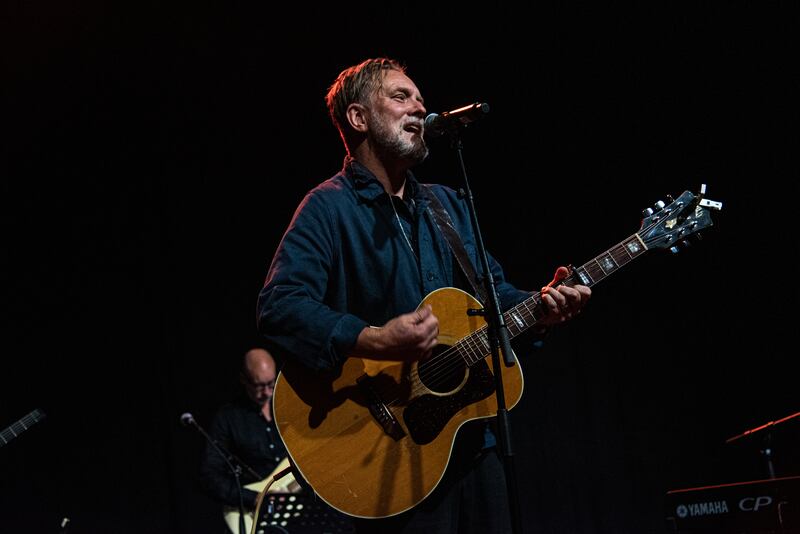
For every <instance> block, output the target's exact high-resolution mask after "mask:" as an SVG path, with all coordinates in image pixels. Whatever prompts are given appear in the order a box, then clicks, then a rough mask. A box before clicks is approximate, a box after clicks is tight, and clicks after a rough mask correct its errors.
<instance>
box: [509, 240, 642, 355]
mask: <svg viewBox="0 0 800 534" xmlns="http://www.w3.org/2000/svg"><path fill="white" fill-rule="evenodd" d="M646 251H647V247H646V246H645V244H644V241H642V239H641V238H640V237H639V234H633V235H632V236H630V237H628V238H627V239H625V240H623V241H622V242H620V243H618V244H617V245H614V246H613V247H611V248H610V249H608V250H606V251H605V252H603V253H602V254H599V255H598V256H595V257H594V258H592V259H591V260H590V261H588V262H586V263H584V264H583V265H581V266H580V267H577V268H573V269H572V272H571V273H570V274H569V276H567V277H566V278H565V279H564V280H562V281H561V283H563V284H565V285H568V286H573V285H575V284H581V285H585V286H588V287H592V286H594V285H595V284H597V283H598V282H600V281H601V280H605V279H606V278H607V277H609V276H610V275H611V274H612V273H614V272H616V271H618V270H619V269H620V268H621V267H623V266H625V265H627V264H628V263H630V262H631V261H633V260H634V259H636V258H638V257H639V256H641V255H642V254H644V253H645V252H646ZM546 314H547V310H546V309H545V305H544V303H543V302H542V294H541V292H539V291H536V292H535V293H534V294H533V295H532V296H531V297H530V298H528V299H526V300H524V301H522V302H520V303H519V304H517V305H516V306H514V307H513V308H511V309H510V310H508V311H507V312H506V313H505V314H504V318H505V321H506V324H507V325H508V331H509V335H510V336H511V338H512V339H513V338H514V337H516V336H518V335H520V334H522V333H523V332H525V331H526V330H528V329H529V328H531V327H533V326H535V325H536V324H537V323H538V322H539V321H541V320H542V319H543V318H544V316H545V315H546Z"/></svg>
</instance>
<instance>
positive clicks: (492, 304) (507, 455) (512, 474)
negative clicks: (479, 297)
mask: <svg viewBox="0 0 800 534" xmlns="http://www.w3.org/2000/svg"><path fill="white" fill-rule="evenodd" d="M447 133H448V135H449V136H450V141H451V146H452V147H453V148H454V149H455V150H456V154H457V156H458V162H459V165H460V167H461V177H462V180H463V183H464V191H463V194H462V195H461V196H462V197H463V198H465V199H466V201H467V208H468V210H469V216H470V221H471V223H472V230H473V232H474V233H475V245H476V247H477V253H478V258H479V260H480V262H481V268H482V269H483V280H480V281H478V283H480V282H481V281H482V282H483V284H484V286H485V289H486V295H487V296H488V299H489V302H484V303H483V305H484V308H483V310H478V311H477V314H479V315H483V316H484V317H485V319H486V323H487V325H488V328H487V336H488V339H489V346H490V347H491V351H492V368H493V369H494V381H495V390H496V397H497V431H498V434H499V436H498V437H499V440H500V450H501V452H502V456H503V467H504V471H505V475H506V489H507V491H508V503H509V510H510V513H511V528H512V532H514V533H516V534H520V533H521V532H522V523H521V518H520V507H519V496H518V494H517V476H516V470H515V468H514V452H513V450H512V447H511V427H510V424H509V418H508V409H507V408H506V396H505V390H504V389H503V375H502V372H501V367H500V354H499V350H502V352H503V358H504V360H505V361H504V363H505V365H506V367H511V366H513V365H514V364H515V362H514V357H513V355H512V354H513V353H512V351H511V340H510V338H509V336H508V326H507V325H506V323H505V319H504V317H503V313H502V312H501V311H500V300H499V298H498V296H497V291H496V288H495V281H494V276H493V275H492V270H491V269H490V268H489V256H488V255H487V253H486V247H485V246H484V244H483V236H482V235H481V230H480V226H479V225H478V215H477V212H476V210H475V204H474V202H473V197H472V190H471V189H470V186H469V179H468V178H467V169H466V166H465V165H464V153H463V152H464V150H463V149H464V147H463V145H462V143H461V136H460V134H459V129H458V125H453V126H452V127H450V128H448V129H447ZM487 308H488V309H487ZM470 312H471V313H475V310H470ZM470 312H468V313H470Z"/></svg>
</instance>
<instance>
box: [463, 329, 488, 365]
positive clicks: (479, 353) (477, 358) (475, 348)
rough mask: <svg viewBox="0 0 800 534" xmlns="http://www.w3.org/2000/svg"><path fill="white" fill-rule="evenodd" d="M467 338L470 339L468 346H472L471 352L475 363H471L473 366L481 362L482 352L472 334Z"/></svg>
mask: <svg viewBox="0 0 800 534" xmlns="http://www.w3.org/2000/svg"><path fill="white" fill-rule="evenodd" d="M467 337H469V339H470V345H471V346H472V352H473V354H475V361H474V362H472V363H473V364H475V363H478V362H479V361H481V360H482V359H483V358H484V354H483V351H482V350H481V347H480V345H478V342H477V340H476V338H475V336H474V335H473V334H470V335H469V336H467Z"/></svg>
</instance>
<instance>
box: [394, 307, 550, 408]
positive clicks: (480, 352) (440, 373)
mask: <svg viewBox="0 0 800 534" xmlns="http://www.w3.org/2000/svg"><path fill="white" fill-rule="evenodd" d="M537 293H538V292H537ZM526 300H528V299H526ZM530 318H531V319H533V320H534V321H533V323H532V324H531V325H529V326H533V324H535V323H536V318H535V316H533V315H532V314H531V317H530ZM486 330H487V328H486V326H485V325H484V326H482V327H481V328H479V329H477V330H475V331H474V332H472V333H471V334H468V335H467V336H465V337H464V338H462V339H461V340H459V341H458V342H457V343H456V344H455V345H452V346H450V347H448V349H447V350H445V351H444V352H442V353H440V354H438V355H437V356H435V357H434V358H431V360H428V361H426V362H422V363H420V364H419V365H418V366H417V372H418V374H425V378H426V379H427V380H426V382H425V383H420V384H415V386H414V388H412V391H411V394H412V395H414V394H420V393H424V392H425V391H427V390H428V389H434V390H435V388H436V387H437V386H440V385H442V384H444V381H445V380H447V379H449V378H451V377H452V376H455V372H456V371H457V372H459V373H462V374H463V373H464V372H465V371H466V368H467V367H471V366H472V365H474V364H476V363H478V362H479V361H481V360H483V359H485V358H486V357H487V356H488V355H489V354H490V350H489V349H487V347H488V342H487V341H485V339H486ZM468 351H471V353H472V355H470V354H469V352H468ZM456 355H457V356H460V358H455V357H454V356H456ZM423 364H424V365H425V367H424V368H423ZM462 364H463V365H464V367H462ZM436 367H438V369H437V368H436ZM426 371H427V373H426ZM409 378H410V377H406V379H409ZM420 382H421V381H420ZM398 401H400V399H393V400H392V401H390V402H388V403H386V404H387V406H393V405H394V404H395V403H396V402H398Z"/></svg>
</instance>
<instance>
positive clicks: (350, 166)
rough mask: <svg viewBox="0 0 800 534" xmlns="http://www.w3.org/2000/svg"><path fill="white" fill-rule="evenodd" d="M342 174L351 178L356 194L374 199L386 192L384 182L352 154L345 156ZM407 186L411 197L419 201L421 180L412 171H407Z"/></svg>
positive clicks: (366, 198)
mask: <svg viewBox="0 0 800 534" xmlns="http://www.w3.org/2000/svg"><path fill="white" fill-rule="evenodd" d="M342 174H343V175H344V176H345V177H347V178H348V179H350V180H351V183H352V184H353V187H354V189H355V192H356V194H357V195H358V196H359V197H361V198H363V199H364V200H369V201H373V200H375V199H376V198H378V197H380V196H381V195H384V194H386V190H385V189H384V188H383V184H381V183H380V181H379V180H378V178H377V177H376V176H375V175H374V174H372V171H370V170H369V169H368V168H366V167H365V166H364V165H363V164H361V163H359V162H358V161H356V160H355V159H353V158H352V157H350V156H345V158H344V167H343V168H342ZM406 188H407V192H408V194H410V196H411V198H413V199H414V200H415V201H417V202H419V201H420V200H421V198H420V195H421V191H420V185H419V182H417V179H416V178H415V177H414V174H413V173H412V172H411V171H408V172H407V173H406Z"/></svg>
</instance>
